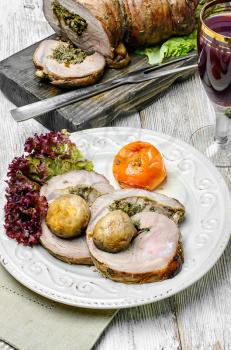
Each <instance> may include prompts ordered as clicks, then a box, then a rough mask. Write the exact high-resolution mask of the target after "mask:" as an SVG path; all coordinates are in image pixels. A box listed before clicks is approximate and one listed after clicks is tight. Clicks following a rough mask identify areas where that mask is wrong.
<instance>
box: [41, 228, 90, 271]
mask: <svg viewBox="0 0 231 350" xmlns="http://www.w3.org/2000/svg"><path fill="white" fill-rule="evenodd" d="M40 242H41V244H42V245H43V247H44V248H45V249H46V250H47V251H48V252H49V253H50V254H51V255H53V256H55V257H56V258H58V259H59V260H62V261H64V262H66V263H68V264H78V265H93V262H92V259H91V256H90V254H89V249H88V246H87V243H86V236H85V235H84V236H81V237H77V238H73V239H70V240H67V239H62V238H59V237H57V236H56V235H54V234H53V233H52V232H51V231H50V230H49V228H48V226H47V224H46V222H45V221H43V222H42V236H41V237H40Z"/></svg>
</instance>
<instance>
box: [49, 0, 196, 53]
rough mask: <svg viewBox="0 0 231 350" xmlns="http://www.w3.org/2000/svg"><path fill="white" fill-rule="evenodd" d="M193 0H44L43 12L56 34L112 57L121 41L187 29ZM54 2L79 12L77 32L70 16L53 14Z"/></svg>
mask: <svg viewBox="0 0 231 350" xmlns="http://www.w3.org/2000/svg"><path fill="white" fill-rule="evenodd" d="M197 3H198V0H44V14H45V17H46V18H47V20H48V22H49V23H50V25H51V26H52V27H53V29H54V30H55V31H56V33H58V34H59V35H63V36H65V37H68V38H69V39H70V40H71V41H72V42H73V43H74V44H76V45H78V46H79V47H81V48H84V49H94V50H95V51H96V52H99V53H101V54H102V55H103V56H105V57H109V58H113V56H114V50H115V48H116V47H117V45H118V44H119V43H121V42H123V43H124V44H126V45H128V46H130V47H133V48H136V47H140V46H143V45H153V44H156V43H158V42H160V41H162V40H164V39H166V38H169V37H171V36H173V35H183V34H188V33H190V32H191V31H192V30H193V26H194V13H195V8H196V6H197ZM57 4H58V6H60V5H61V6H62V9H64V10H68V11H69V13H70V14H71V16H72V15H78V16H79V17H78V18H79V20H80V29H81V28H82V29H81V31H80V32H79V33H76V31H74V30H73V25H72V21H71V20H69V21H68V20H65V19H64V20H63V19H62V16H61V17H59V18H58V17H57V13H56V12H55V11H54V6H57ZM60 18H61V19H60ZM81 23H84V26H82V27H81Z"/></svg>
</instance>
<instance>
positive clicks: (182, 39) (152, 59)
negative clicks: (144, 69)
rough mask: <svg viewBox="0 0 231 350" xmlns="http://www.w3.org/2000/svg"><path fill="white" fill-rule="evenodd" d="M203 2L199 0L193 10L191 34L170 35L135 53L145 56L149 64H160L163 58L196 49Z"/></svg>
mask: <svg viewBox="0 0 231 350" xmlns="http://www.w3.org/2000/svg"><path fill="white" fill-rule="evenodd" d="M204 4H205V0H200V1H199V4H198V6H197V9H196V12H195V27H194V30H193V32H192V33H191V34H189V35H183V36H178V37H172V38H170V39H168V40H167V41H165V42H164V43H162V45H155V46H152V47H146V48H143V49H139V50H136V51H135V53H136V54H137V55H142V56H147V57H148V62H149V63H150V64H160V63H162V62H163V60H164V59H168V58H172V57H181V56H185V55H187V54H188V53H189V52H191V51H193V50H196V49H197V28H198V21H199V17H200V12H201V10H202V8H203V6H204Z"/></svg>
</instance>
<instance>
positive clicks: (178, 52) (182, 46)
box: [136, 28, 197, 64]
mask: <svg viewBox="0 0 231 350" xmlns="http://www.w3.org/2000/svg"><path fill="white" fill-rule="evenodd" d="M196 48H197V29H196V28H195V29H194V31H193V32H192V33H191V34H189V35H184V36H180V37H173V38H171V39H168V40H167V41H165V42H164V43H163V44H162V45H156V46H153V47H148V48H145V49H141V50H136V54H138V55H145V56H147V57H148V62H149V63H150V64H159V63H161V62H163V60H164V59H166V58H171V57H180V56H185V55H187V54H188V53H189V52H190V51H193V50H196Z"/></svg>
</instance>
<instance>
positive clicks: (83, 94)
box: [10, 79, 121, 122]
mask: <svg viewBox="0 0 231 350" xmlns="http://www.w3.org/2000/svg"><path fill="white" fill-rule="evenodd" d="M120 85H121V81H120V79H117V80H113V81H111V82H110V81H108V82H106V83H99V84H96V85H93V86H89V87H85V88H81V89H76V90H73V91H69V92H66V93H63V94H60V95H57V96H54V97H49V98H47V99H45V100H42V101H38V102H34V103H31V104H28V105H25V106H22V107H18V108H15V109H12V110H11V111H10V113H11V115H12V117H13V118H14V120H15V121H17V122H22V121H25V120H28V119H31V118H35V117H38V116H39V115H42V114H45V113H47V112H50V111H53V110H54V109H57V108H60V107H64V106H67V105H69V104H71V103H74V102H78V101H82V100H84V99H86V98H88V97H92V96H95V95H97V94H99V93H101V92H105V91H108V90H110V89H112V87H117V86H120Z"/></svg>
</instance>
